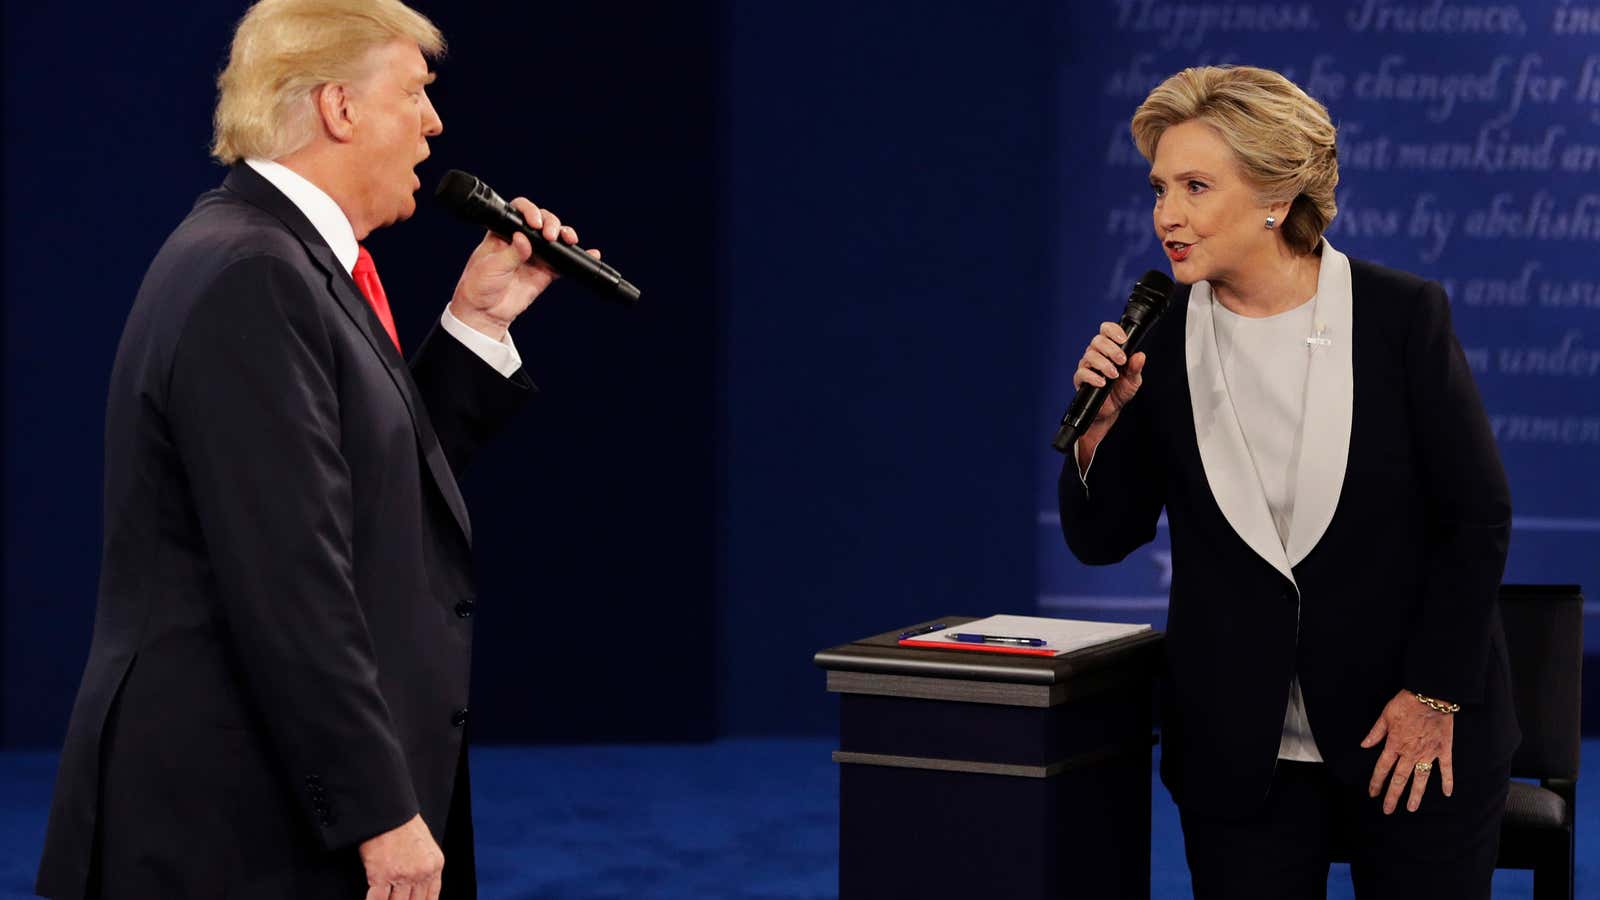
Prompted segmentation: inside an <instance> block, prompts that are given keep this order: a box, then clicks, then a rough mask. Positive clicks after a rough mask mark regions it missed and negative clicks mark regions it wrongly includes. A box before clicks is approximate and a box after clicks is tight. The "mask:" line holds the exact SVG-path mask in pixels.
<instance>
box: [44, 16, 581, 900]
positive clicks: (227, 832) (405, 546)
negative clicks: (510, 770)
mask: <svg viewBox="0 0 1600 900" xmlns="http://www.w3.org/2000/svg"><path fill="white" fill-rule="evenodd" d="M440 49H442V41H441V39H440V37H439V34H438V32H437V30H436V29H435V28H434V27H433V25H432V24H431V23H429V22H428V21H427V20H426V19H425V18H423V17H422V16H420V15H419V14H417V13H415V12H414V11H412V10H410V9H408V8H406V7H405V6H404V5H402V4H401V3H399V2H398V0H360V2H356V0H262V2H260V3H258V4H257V5H256V6H254V7H252V9H251V10H250V11H249V13H247V15H246V16H245V18H244V19H243V20H242V21H241V23H240V25H239V29H238V32H237V34H236V35H235V39H234V45H233V51H232V55H231V58H230V62H229V65H228V68H227V70H226V71H225V72H224V73H223V75H222V78H221V79H220V81H219V85H220V96H219V102H218V110H217V117H216V119H217V142H216V147H215V154H216V156H217V157H218V158H219V159H220V160H221V161H223V162H225V163H228V164H231V165H232V171H231V172H230V173H229V174H228V176H227V178H226V180H225V181H224V183H223V185H222V186H221V187H220V188H218V189H217V190H213V191H210V192H208V193H206V194H205V195H203V196H202V197H201V198H200V199H199V201H198V202H197V203H196V204H195V207H194V209H193V211H192V212H191V213H190V214H189V216H188V217H187V218H186V219H185V220H184V221H183V223H182V224H180V225H179V226H178V228H177V230H176V231H175V232H174V233H173V234H172V236H171V237H170V238H169V239H168V240H167V242H166V244H165V245H164V246H163V247H162V248H161V251H160V252H159V254H158V255H157V256H156V259H155V260H154V262H153V263H152V264H151V266H150V270H149V272H148V273H147V275H146V277H145V280H144V283H143V285H142V287H141V288H140V291H139V295H138V298H137V299H136V301H135V303H134V306H133V310H132V312H131V313H130V315H129V318H128V321H127V325H126V328H125V330H124V333H123V336H122V341H121V344H120V346H119V348H118V353H117V359H116V363H115V367H114V369H113V373H112V380H111V393H110V398H109V401H108V409H107V418H106V475H105V542H104V559H103V565H102V571H101V582H100V596H99V606H98V612H97V617H96V622H95V632H94V640H93V644H92V647H91V650H90V655H89V661H88V665H87V668H86V670H85V673H84V677H83V683H82V687H81V689H80V692H79V695H78V699H77V703H76V705H75V707H74V709H73V714H72V719H71V724H70V725H69V729H68V734H67V739H66V745H65V748H64V750H63V753H62V758H61V769H60V773H59V776H58V781H57V786H56V794H55V800H54V804H53V806H52V809H51V815H50V824H49V829H48V834H47V838H46V843H45V850H44V856H43V860H42V862H41V864H40V870H39V879H38V885H37V889H38V891H39V893H40V894H42V895H45V896H49V897H57V898H81V897H104V898H114V897H131V898H156V897H160V898H185V897H195V898H199V897H206V898H215V897H224V896H227V897H261V898H267V897H273V898H281V897H296V898H320V897H329V898H333V897H338V898H344V900H348V898H353V897H358V896H361V893H362V892H363V891H366V896H367V897H369V898H394V900H422V898H437V897H439V896H440V895H441V891H442V892H443V895H444V896H446V897H451V898H455V897H470V896H473V895H474V893H475V881H474V875H473V857H472V832H471V822H470V810H469V799H470V798H469V790H468V780H467V763H466V755H465V741H464V738H463V735H464V732H465V725H466V721H467V715H468V710H467V707H468V701H467V693H468V691H467V682H468V670H469V655H470V647H471V637H472V634H471V629H472V616H473V612H474V605H475V603H476V598H475V596H474V589H473V585H472V579H471V575H470V562H469V557H470V542H471V535H472V529H471V524H470V520H469V519H468V516H467V510H466V507H465V505H464V503H463V501H462V497H461V494H460V491H459V490H458V488H457V484H456V478H457V476H458V475H459V473H460V472H461V470H462V468H463V467H464V466H465V465H466V464H467V462H468V460H469V459H470V458H471V456H472V454H473V451H474V450H475V449H476V448H477V447H479V446H480V445H481V444H482V443H483V442H484V441H485V440H486V439H488V438H489V437H490V436H491V435H492V434H493V433H494V432H495V431H496V430H497V429H498V428H499V426H500V425H501V424H502V423H503V422H504V421H505V420H506V418H507V417H508V416H509V415H510V414H511V413H513V412H514V411H515V410H516V409H517V408H518V407H519V406H520V404H521V403H522V402H523V401H524V400H525V398H526V397H527V395H528V394H529V393H530V392H531V390H532V384H531V383H530V382H529V380H528V378H527V376H526V375H524V374H523V373H522V372H521V370H520V362H519V360H518V358H517V354H516V348H515V346H514V345H513V344H512V343H511V341H510V339H509V337H508V336H507V333H506V326H507V325H508V324H509V323H510V322H511V320H513V319H515V318H516V316H517V315H518V314H520V313H521V312H522V311H523V310H525V309H526V308H527V307H528V305H529V304H530V303H531V302H532V301H533V299H534V298H535V297H536V296H538V294H539V293H540V292H541V291H543V290H544V289H545V288H546V287H547V286H548V285H549V284H550V282H551V280H552V279H553V278H554V277H555V276H554V273H553V272H552V271H551V270H550V269H548V268H546V267H545V266H543V265H542V264H540V263H538V262H536V261H531V260H530V254H531V252H532V248H531V246H530V245H529V243H528V241H527V239H526V238H524V237H522V236H520V235H519V236H517V237H516V239H515V242H514V243H507V242H505V241H502V240H500V239H499V238H496V237H494V236H492V235H490V236H486V237H485V239H484V241H483V243H482V244H480V245H479V246H478V248H477V249H476V250H475V251H474V252H473V254H472V256H471V258H470V259H469V260H468V262H467V265H466V268H465V271H464V272H463V274H462V277H461V280H460V283H459V284H458V286H457V288H456V291H455V295H454V297H453V298H452V299H451V301H450V304H449V307H448V309H447V310H446V311H445V313H444V314H443V315H442V316H441V320H440V324H439V327H438V328H436V329H434V331H433V332H432V333H431V334H430V335H428V337H427V338H426V339H425V340H424V341H423V342H422V344H421V345H420V346H419V347H418V348H417V350H416V351H415V353H414V354H413V355H412V358H411V362H410V365H409V367H408V366H407V363H406V361H405V359H404V358H403V356H402V354H401V352H400V347H399V340H398V336H397V334H396V332H395V330H394V325H393V319H392V316H391V315H390V312H389V308H388V304H387V298H386V296H385V294H384V292H383V288H382V285H381V282H379V280H378V278H377V275H376V270H375V268H374V266H373V264H372V261H371V257H370V255H368V254H367V253H366V251H365V249H363V248H361V247H360V245H359V244H358V241H359V240H360V239H363V238H365V237H366V236H367V235H368V234H370V233H371V232H372V231H373V230H374V229H376V228H380V227H383V226H385V225H388V224H392V223H394V222H397V221H400V220H403V219H405V218H407V217H408V216H409V215H410V214H411V213H412V212H413V211H414V209H415V201H414V199H413V196H412V195H413V193H414V191H415V190H416V189H417V188H418V187H419V186H420V184H419V182H418V181H417V178H416V175H415V174H414V172H413V167H414V166H415V165H416V164H418V163H419V162H421V161H422V159H423V158H424V157H426V156H427V154H428V138H429V137H432V136H435V135H437V134H439V133H440V131H441V130H442V127H443V126H442V123H441V121H440V119H439V117H438V115H437V114H436V113H435V111H434V109H433V106H432V105H431V104H430V103H429V101H428V98H427V94H426V90H425V87H426V85H427V84H428V83H429V82H431V81H432V75H431V74H430V73H429V71H428V66H427V63H426V60H425V56H424V54H428V55H432V54H435V53H437V52H438V51H439V50H440ZM515 202H516V205H517V207H518V209H519V210H520V211H521V213H522V214H523V215H524V216H525V217H526V218H527V220H528V221H529V222H530V224H533V225H534V226H535V227H539V228H541V229H542V231H543V233H544V235H545V236H546V237H548V238H550V239H552V240H554V239H557V238H559V239H563V240H566V241H567V242H569V243H575V242H576V241H577V235H576V234H575V233H574V232H573V231H572V229H571V228H566V227H563V226H562V225H561V223H560V222H559V220H558V219H557V218H556V217H555V216H554V215H551V214H550V213H549V212H548V211H542V210H540V209H538V208H537V207H535V206H534V205H533V204H531V203H529V202H527V201H526V200H518V201H515ZM441 848H442V849H441Z"/></svg>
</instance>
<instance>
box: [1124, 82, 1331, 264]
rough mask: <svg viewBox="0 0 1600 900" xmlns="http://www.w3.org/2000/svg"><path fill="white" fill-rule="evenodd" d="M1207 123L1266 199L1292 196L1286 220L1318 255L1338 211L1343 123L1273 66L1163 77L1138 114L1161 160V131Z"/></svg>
mask: <svg viewBox="0 0 1600 900" xmlns="http://www.w3.org/2000/svg"><path fill="white" fill-rule="evenodd" d="M1190 121H1200V122H1204V123H1206V124H1207V125H1209V126H1211V127H1212V128H1213V129H1215V130H1216V132H1217V134H1218V135H1219V136H1221V138H1222V140H1223V142H1224V143H1226V144H1227V145H1228V147H1229V148H1230V149H1231V150H1233V154H1234V156H1236V157H1237V158H1238V160H1239V165H1240V167H1241V168H1242V169H1243V170H1244V173H1245V176H1246V177H1247V178H1248V179H1249V180H1250V182H1251V183H1252V184H1253V186H1254V187H1255V189H1256V191H1257V193H1258V194H1259V196H1260V198H1261V200H1262V202H1264V203H1278V202H1282V201H1285V200H1287V201H1290V207H1289V212H1288V213H1287V214H1286V215H1285V216H1284V221H1283V223H1282V224H1281V225H1280V226H1279V228H1280V229H1281V231H1282V234H1283V239H1284V241H1285V242H1286V243H1287V244H1288V245H1289V248H1290V249H1291V250H1293V251H1294V252H1296V253H1301V254H1305V253H1311V252H1312V251H1314V250H1316V248H1317V245H1318V244H1319V243H1320V242H1321V240H1322V232H1323V231H1324V230H1325V229H1327V227H1328V223H1329V222H1332V221H1333V217H1334V216H1335V215H1337V214H1338V212H1339V207H1338V205H1337V204H1336V203H1335V202H1334V188H1336V187H1337V186H1338V184H1339V159H1338V154H1337V151H1336V148H1335V143H1336V140H1335V139H1336V129H1335V128H1334V125H1333V121H1332V120H1331V119H1330V118H1329V117H1328V110H1327V108H1325V107H1324V106H1323V105H1322V104H1321V103H1318V102H1317V101H1316V100H1313V99H1312V98H1311V97H1310V96H1309V95H1308V94H1306V92H1305V91H1302V90H1301V89H1300V88H1299V87H1298V86H1296V85H1295V84H1294V82H1292V81H1290V80H1289V79H1287V78H1285V77H1283V76H1282V75H1279V74H1278V73H1277V72H1273V71H1270V70H1268V69H1257V68H1253V67H1250V66H1200V67H1197V68H1190V69H1184V70H1183V71H1182V72H1179V73H1178V74H1176V75H1174V76H1172V77H1171V78H1168V79H1167V80H1166V81H1163V82H1162V83H1161V84H1160V85H1159V86H1158V87H1157V88H1156V89H1155V90H1153V91H1151V92H1150V96H1148V97H1146V98H1145V101H1144V102H1143V103H1141V104H1139V109H1138V111H1136V112H1135V113H1134V114H1133V123H1132V125H1131V128H1132V131H1133V142H1134V143H1135V144H1136V145H1138V148H1139V153H1140V154H1142V155H1143V156H1144V158H1145V159H1147V160H1150V161H1152V162H1153V161H1154V160H1155V155H1156V144H1157V143H1158V142H1159V141H1160V140H1161V135H1162V134H1163V133H1164V132H1165V131H1166V130H1167V129H1168V128H1171V127H1172V126H1174V125H1179V124H1182V123H1184V122H1190Z"/></svg>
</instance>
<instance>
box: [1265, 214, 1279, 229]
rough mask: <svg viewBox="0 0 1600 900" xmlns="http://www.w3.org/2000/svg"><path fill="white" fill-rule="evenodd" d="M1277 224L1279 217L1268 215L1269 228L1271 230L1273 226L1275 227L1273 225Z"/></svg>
mask: <svg viewBox="0 0 1600 900" xmlns="http://www.w3.org/2000/svg"><path fill="white" fill-rule="evenodd" d="M1277 224H1278V217H1277V216H1267V229H1268V230H1269V231H1270V230H1271V229H1272V228H1273V227H1274V226H1276V225H1277Z"/></svg>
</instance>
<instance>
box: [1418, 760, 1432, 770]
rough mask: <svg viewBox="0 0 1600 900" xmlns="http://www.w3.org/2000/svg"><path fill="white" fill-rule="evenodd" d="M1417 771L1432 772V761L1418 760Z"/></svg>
mask: <svg viewBox="0 0 1600 900" xmlns="http://www.w3.org/2000/svg"><path fill="white" fill-rule="evenodd" d="M1417 771H1418V772H1422V773H1428V772H1432V771H1433V763H1431V762H1419V763H1417Z"/></svg>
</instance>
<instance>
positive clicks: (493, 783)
mask: <svg viewBox="0 0 1600 900" xmlns="http://www.w3.org/2000/svg"><path fill="white" fill-rule="evenodd" d="M833 746H834V742H833V741H832V740H831V739H827V740H820V739H808V740H776V739H772V740H723V741H717V742H715V743H712V744H706V745H694V746H661V745H625V746H561V747H481V748H477V749H475V750H474V751H473V767H474V770H473V779H474V784H473V802H474V804H475V805H476V807H477V826H478V865H479V876H480V880H481V881H482V884H483V891H482V896H483V898H484V900H513V898H515V900H525V898H553V900H587V898H651V900H669V898H694V900H712V898H718V900H720V898H728V900H735V898H751V900H754V898H762V900H767V898H818V897H832V896H834V894H835V891H836V878H837V868H836V865H837V861H836V853H837V848H836V840H837V835H838V818H837V817H838V804H837V801H836V796H835V795H836V791H837V788H838V778H837V775H836V771H835V768H834V765H833V763H832V762H830V761H829V755H828V754H829V751H830V750H832V749H833ZM54 775H55V755H54V754H46V753H5V754H0V896H3V897H7V898H10V897H26V896H30V891H29V886H30V885H31V884H32V883H33V867H34V863H35V862H36V861H37V859H38V854H39V844H40V841H41V840H42V836H43V830H44V817H45V810H46V807H47V804H48V801H49V794H50V785H51V781H52V779H53V778H54ZM1155 795H1156V803H1155V816H1154V832H1155V833H1154V835H1153V837H1152V840H1153V842H1154V854H1153V856H1154V872H1153V873H1152V881H1153V890H1152V896H1154V897H1156V898H1167V897H1174V898H1176V897H1188V896H1189V885H1188V876H1187V873H1186V871H1185V869H1184V864H1183V845H1182V842H1181V838H1180V835H1179V831H1178V816H1177V812H1176V810H1175V809H1174V808H1173V806H1172V803H1171V801H1170V800H1168V798H1167V795H1166V792H1165V790H1163V789H1162V788H1161V787H1160V785H1159V783H1158V784H1157V785H1156V790H1155ZM1578 800H1579V819H1578V844H1579V846H1578V856H1579V860H1580V861H1579V865H1578V896H1579V897H1586V896H1597V895H1600V740H1588V741H1585V742H1584V771H1583V777H1582V778H1581V779H1580V780H1579V783H1578ZM1328 896H1329V897H1331V898H1344V897H1350V896H1351V893H1350V877H1349V871H1348V869H1346V868H1344V867H1342V866H1337V867H1335V868H1334V871H1333V874H1332V875H1331V877H1330V878H1329V888H1328ZM1531 896H1532V877H1531V875H1529V874H1528V873H1526V872H1501V873H1499V875H1497V876H1496V880H1495V897H1497V898H1514V897H1531Z"/></svg>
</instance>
